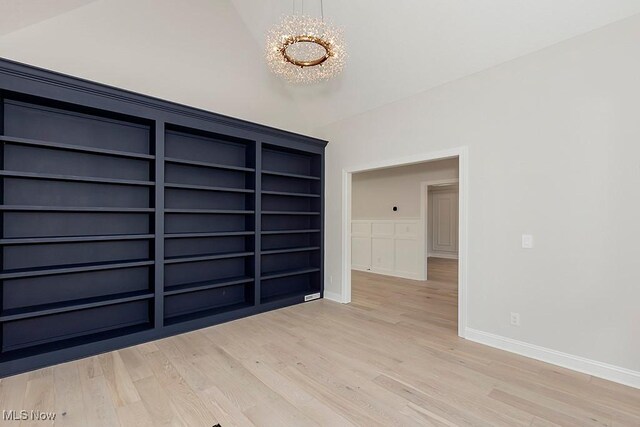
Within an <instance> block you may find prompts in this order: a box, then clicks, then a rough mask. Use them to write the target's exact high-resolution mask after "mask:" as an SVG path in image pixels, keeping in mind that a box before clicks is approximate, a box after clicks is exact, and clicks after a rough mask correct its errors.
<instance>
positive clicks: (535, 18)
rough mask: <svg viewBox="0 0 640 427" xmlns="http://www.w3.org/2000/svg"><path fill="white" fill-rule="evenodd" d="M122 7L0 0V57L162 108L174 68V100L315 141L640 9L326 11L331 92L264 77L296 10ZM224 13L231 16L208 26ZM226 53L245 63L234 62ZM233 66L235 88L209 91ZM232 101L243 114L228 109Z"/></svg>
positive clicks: (239, 0) (547, 0)
mask: <svg viewBox="0 0 640 427" xmlns="http://www.w3.org/2000/svg"><path fill="white" fill-rule="evenodd" d="M295 1H296V2H297V7H298V8H300V7H301V0H295ZM126 2H127V3H126V4H127V6H123V4H124V3H125V2H124V1H116V0H99V1H96V0H0V36H2V37H0V56H6V57H9V58H11V59H16V60H19V61H23V62H28V63H32V64H34V65H40V66H44V67H47V68H53V69H57V70H59V71H62V72H68V73H69V74H74V75H78V76H80V77H85V78H89V79H98V81H103V82H106V83H109V84H114V85H121V86H124V87H127V88H129V89H131V90H136V91H140V92H143V93H149V94H152V95H155V96H161V97H162V96H168V94H169V91H168V89H167V87H168V85H167V83H168V82H167V81H166V78H167V77H166V76H164V75H165V74H167V73H164V74H163V76H164V77H163V78H164V79H165V80H164V81H163V82H161V83H158V85H157V87H156V86H154V85H156V83H157V82H158V81H160V80H162V79H160V78H158V79H153V78H150V77H151V76H148V78H146V79H144V80H140V75H141V73H143V72H147V71H148V70H147V69H145V68H144V67H148V64H147V63H149V64H150V63H154V64H155V63H157V64H156V65H157V66H156V68H155V69H156V70H164V69H165V68H167V67H169V66H170V65H171V64H174V63H175V62H176V58H180V60H179V65H180V67H181V68H180V70H181V71H180V72H181V73H182V77H181V80H180V85H181V86H180V87H179V86H175V91H176V93H178V94H183V96H178V97H177V99H176V100H177V101H180V102H185V103H188V104H190V105H196V106H199V107H201V108H211V109H212V110H213V111H217V112H222V113H225V114H231V115H239V116H241V117H244V118H247V119H250V120H252V119H254V120H255V119H256V117H258V118H262V120H263V122H265V123H267V124H272V125H275V126H279V125H282V124H283V122H282V120H275V119H274V118H273V115H274V114H277V112H281V111H285V110H286V109H287V108H288V109H289V110H291V113H290V114H289V115H291V116H294V115H297V114H299V113H300V112H302V115H303V116H302V119H297V118H295V117H294V118H293V119H292V120H293V124H292V125H288V127H289V128H291V129H293V130H302V131H307V132H309V131H311V132H312V131H314V130H315V129H317V128H319V127H321V126H322V125H325V124H328V123H331V122H334V121H337V120H341V119H344V118H347V117H350V116H353V115H356V114H359V113H362V112H364V111H367V110H371V109H373V108H376V107H380V106H382V105H385V104H388V103H390V102H393V101H396V100H399V99H403V98H406V97H409V96H411V95H414V94H417V93H419V92H422V91H425V90H427V89H430V88H433V87H435V86H438V85H441V84H443V83H446V82H448V81H451V80H455V79H458V78H461V77H464V76H467V75H470V74H473V73H475V72H478V71H481V70H483V69H487V68H490V67H493V66H495V65H497V64H500V63H502V62H505V61H508V60H511V59H514V58H517V57H519V56H522V55H525V54H527V53H529V52H533V51H535V50H538V49H541V48H544V47H546V46H549V45H552V44H555V43H558V42H560V41H562V40H566V39H568V38H571V37H573V36H576V35H579V34H582V33H585V32H588V31H590V30H593V29H596V28H598V27H601V26H603V25H606V24H608V23H611V22H614V21H617V20H620V19H623V18H626V17H629V16H631V15H634V14H637V13H640V1H639V0H421V1H419V0H412V1H411V0H395V1H388V0H386V1H385V0H348V1H346V0H324V6H325V18H327V19H328V20H330V21H333V22H334V23H337V24H339V25H341V26H343V27H344V30H345V36H346V40H347V43H348V46H347V47H348V55H349V57H348V62H347V67H346V68H345V71H344V73H343V74H342V75H341V76H339V77H338V78H336V79H334V80H332V81H329V82H324V83H321V84H315V85H311V86H295V85H291V84H288V83H285V82H284V81H281V80H279V79H277V78H276V77H274V76H269V75H268V72H267V70H266V64H265V63H264V60H263V58H262V55H261V52H262V49H263V46H264V37H265V34H266V32H267V29H268V28H269V27H270V26H271V25H273V24H274V23H275V22H277V21H278V20H279V18H280V17H281V16H282V15H284V14H288V13H290V12H291V8H292V1H291V0H181V1H180V2H176V1H175V0H126ZM129 2H130V3H129ZM90 3H91V7H83V8H80V7H81V6H84V5H87V4H90ZM319 5H320V0H306V1H305V11H307V12H309V13H310V14H315V15H318V14H319ZM226 9H229V10H230V11H233V10H235V11H236V12H237V14H233V13H232V15H237V16H231V15H228V14H227V15H225V16H224V17H223V16H214V15H215V14H216V13H219V12H216V11H219V10H226ZM187 12H188V13H187ZM131 15H136V16H131ZM176 16H177V17H183V18H184V17H187V16H197V17H198V19H192V21H191V22H188V21H186V20H185V19H186V18H185V19H182V18H181V19H176ZM54 17H55V18H54ZM107 17H108V19H107ZM220 19H224V20H225V21H224V22H225V23H226V24H225V25H221V24H220V23H217V21H219V20H220ZM243 23H244V25H243ZM236 27H237V28H236ZM96 28H97V29H99V30H100V31H98V30H96ZM205 30H206V31H205ZM114 31H116V34H115V35H118V37H117V38H116V39H115V41H114V37H113V36H114ZM123 32H126V34H124V33H123ZM239 33H240V34H242V35H243V34H248V37H246V39H247V40H246V43H248V45H249V46H251V43H252V41H253V42H254V43H255V46H254V48H248V47H247V45H244V44H243V43H245V41H244V38H245V37H244V36H243V37H241V38H242V39H243V40H240V39H239ZM122 39H126V40H127V42H126V43H120V42H119V41H121V40H122ZM212 39H215V40H216V43H213V42H212ZM154 43H155V45H153V44H154ZM185 46H186V47H188V49H187V48H185ZM243 46H244V47H243ZM216 49H217V50H216ZM107 51H108V52H110V53H109V54H108V55H107V57H111V59H113V60H115V61H116V62H117V63H118V64H123V65H122V67H120V68H119V69H118V73H117V74H116V73H113V72H112V73H111V74H109V75H104V74H105V73H107V74H108V73H109V72H110V70H109V68H105V69H98V68H99V66H100V64H102V63H103V62H105V57H104V55H105V52H107ZM229 51H231V52H235V53H237V54H238V55H237V56H241V57H242V58H241V59H242V61H240V60H237V61H234V60H230V57H229V54H230V52H229ZM78 52H82V55H80V56H79V55H78ZM159 52H162V53H163V54H162V55H159V54H158V53H159ZM189 55H192V56H191V57H190V56H189ZM223 60H224V61H225V62H221V61H223ZM83 61H84V62H83ZM145 61H146V63H145ZM106 62H107V63H108V62H109V61H106ZM237 63H242V65H241V66H238V67H239V69H238V70H237V73H233V75H234V76H235V77H234V79H235V80H238V82H237V84H230V83H233V82H229V81H226V82H224V84H223V83H222V82H219V81H215V80H212V79H213V76H216V75H219V74H220V70H225V72H224V73H225V76H228V75H230V74H232V73H229V72H228V71H229V68H230V67H233V66H234V65H233V64H237ZM145 64H146V65H145ZM251 64H255V66H254V65H251ZM174 65H175V64H174ZM176 66H177V65H175V66H174V68H175V67H176ZM174 71H176V70H174ZM159 72H160V71H156V73H159ZM127 73H128V74H127ZM170 76H172V74H171V75H170ZM225 78H226V77H225ZM242 78H244V79H245V80H247V79H250V83H246V82H245V80H242ZM123 82H124V83H126V85H125V84H124V83H123ZM243 82H245V83H243ZM218 83H220V84H219V85H218ZM216 85H218V86H220V87H217V86H216ZM213 86H215V87H216V91H214V92H212V91H213V89H211V88H212V87H213ZM257 86H260V87H259V89H260V90H258V89H257V88H256V87H257ZM171 87H173V85H172V86H171ZM203 88H204V89H207V88H209V89H211V90H209V91H207V90H204V89H203ZM187 89H188V90H187ZM180 90H181V91H182V92H180ZM190 91H191V92H190ZM225 91H226V92H229V93H226V92H225ZM192 92H193V93H192ZM210 92H211V93H210ZM212 93H215V96H214V95H212ZM194 94H196V95H194ZM174 95H175V94H174ZM174 95H172V96H174ZM231 95H233V96H234V99H237V102H238V103H239V104H238V105H237V106H234V108H226V107H225V105H226V104H225V103H228V102H227V101H226V99H227V98H229V97H230V96H231ZM256 96H257V98H256ZM225 97H226V98H225ZM172 99H173V98H172ZM248 99H259V101H260V103H257V102H253V103H247V101H246V100H248ZM242 103H244V104H242ZM254 104H255V105H254ZM274 106H275V107H276V108H274ZM243 108H244V109H246V110H247V112H246V113H245V114H243V113H242V111H243V110H242V109H243ZM260 109H263V110H265V109H266V110H267V112H268V113H269V114H258V113H259V112H260V111H262V110H260ZM254 110H255V111H254ZM258 110H260V111H258ZM271 110H273V111H271ZM293 113H295V114H293ZM290 121H291V120H290Z"/></svg>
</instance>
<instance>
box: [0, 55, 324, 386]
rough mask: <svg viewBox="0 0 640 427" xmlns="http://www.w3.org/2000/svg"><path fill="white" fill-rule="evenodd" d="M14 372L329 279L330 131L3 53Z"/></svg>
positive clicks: (2, 170) (1, 154) (261, 304)
mask: <svg viewBox="0 0 640 427" xmlns="http://www.w3.org/2000/svg"><path fill="white" fill-rule="evenodd" d="M0 142H1V150H0V166H1V167H0V180H2V187H1V188H2V191H1V192H0V221H1V222H2V224H1V227H0V229H1V231H2V234H1V236H0V251H1V257H0V262H1V265H0V287H1V292H0V376H6V375H11V374H15V373H18V372H22V371H25V370H30V369H34V368H38V367H42V366H47V365H50V364H54V363H59V362H63V361H67V360H71V359H75V358H79V357H84V356H88V355H92V354H96V353H99V352H103V351H107V350H112V349H116V348H120V347H124V346H127V345H132V344H136V343H140V342H144V341H148V340H152V339H157V338H161V337H164V336H168V335H172V334H176V333H180V332H185V331H189V330H193V329H196V328H201V327H205V326H209V325H213V324H216V323H220V322H224V321H228V320H231V319H236V318H240V317H243V316H248V315H251V314H256V313H259V312H263V311H267V310H272V309H275V308H279V307H284V306H288V305H292V304H296V303H301V302H304V301H305V299H310V298H311V299H313V298H315V297H316V296H317V295H315V294H319V295H320V296H321V295H322V292H323V276H322V268H323V250H322V248H323V223H324V214H323V212H324V209H323V200H324V199H323V190H324V185H323V183H324V181H323V170H324V147H325V145H326V142H325V141H321V140H317V139H314V138H309V137H305V136H302V135H297V134H293V133H289V132H285V131H280V130H276V129H272V128H268V127H265V126H260V125H256V124H252V123H248V122H245V121H241V120H237V119H232V118H228V117H225V116H220V115H217V114H214V113H210V112H206V111H202V110H198V109H195V108H190V107H185V106H182V105H178V104H174V103H171V102H167V101H162V100H158V99H155V98H151V97H147V96H143V95H139V94H134V93H131V92H127V91H123V90H120V89H116V88H112V87H108V86H104V85H100V84H97V83H92V82H87V81H84V80H80V79H76V78H73V77H69V76H64V75H61V74H57V73H53V72H50V71H46V70H42V69H38V68H34V67H30V66H27V65H23V64H18V63H15V62H11V61H6V60H0Z"/></svg>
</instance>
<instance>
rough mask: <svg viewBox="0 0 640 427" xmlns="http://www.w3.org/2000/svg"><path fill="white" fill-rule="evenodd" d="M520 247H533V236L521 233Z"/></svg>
mask: <svg viewBox="0 0 640 427" xmlns="http://www.w3.org/2000/svg"><path fill="white" fill-rule="evenodd" d="M522 247H523V248H524V249H531V248H533V236H532V235H531V234H523V235H522Z"/></svg>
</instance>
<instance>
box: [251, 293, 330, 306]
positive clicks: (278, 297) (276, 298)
mask: <svg viewBox="0 0 640 427" xmlns="http://www.w3.org/2000/svg"><path fill="white" fill-rule="evenodd" d="M318 292H320V289H309V290H306V291H296V292H287V293H284V294H278V295H272V296H270V297H266V298H261V299H260V304H268V303H270V302H274V301H281V300H285V299H289V298H291V299H294V300H295V299H296V298H303V297H304V296H305V295H309V294H315V293H318Z"/></svg>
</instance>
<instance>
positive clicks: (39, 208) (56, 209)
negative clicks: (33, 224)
mask: <svg viewBox="0 0 640 427" xmlns="http://www.w3.org/2000/svg"><path fill="white" fill-rule="evenodd" d="M0 211H20V212H105V213H149V212H154V211H155V209H153V208H113V207H92V206H20V205H0Z"/></svg>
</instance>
